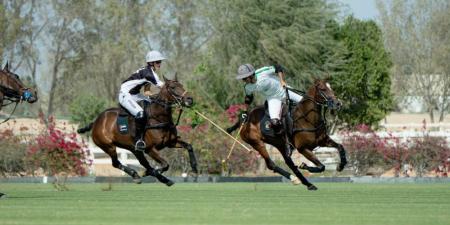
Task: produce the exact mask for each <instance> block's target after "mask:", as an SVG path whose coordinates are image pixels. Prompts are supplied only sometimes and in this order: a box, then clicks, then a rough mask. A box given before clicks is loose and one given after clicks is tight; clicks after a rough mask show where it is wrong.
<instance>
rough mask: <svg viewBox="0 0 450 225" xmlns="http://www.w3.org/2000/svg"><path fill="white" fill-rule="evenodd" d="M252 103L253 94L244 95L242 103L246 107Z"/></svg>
mask: <svg viewBox="0 0 450 225" xmlns="http://www.w3.org/2000/svg"><path fill="white" fill-rule="evenodd" d="M252 102H253V94H251V95H246V96H245V100H244V103H245V104H247V105H250V104H251V103H252Z"/></svg>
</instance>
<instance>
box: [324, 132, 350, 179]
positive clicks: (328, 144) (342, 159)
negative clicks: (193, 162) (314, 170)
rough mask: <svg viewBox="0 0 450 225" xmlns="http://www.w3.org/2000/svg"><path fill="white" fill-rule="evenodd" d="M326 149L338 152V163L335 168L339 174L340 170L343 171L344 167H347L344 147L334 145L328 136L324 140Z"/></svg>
mask: <svg viewBox="0 0 450 225" xmlns="http://www.w3.org/2000/svg"><path fill="white" fill-rule="evenodd" d="M324 146H326V147H333V148H336V149H337V150H338V152H339V159H340V162H339V164H338V165H337V167H336V170H337V171H338V172H341V171H342V170H344V167H345V165H347V157H346V156H345V154H346V153H345V149H344V146H342V145H341V144H338V143H336V142H335V141H334V140H333V139H331V138H330V137H329V136H327V138H326V139H325V145H324Z"/></svg>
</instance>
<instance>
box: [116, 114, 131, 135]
mask: <svg viewBox="0 0 450 225" xmlns="http://www.w3.org/2000/svg"><path fill="white" fill-rule="evenodd" d="M128 127H129V126H128V115H126V116H122V115H119V116H118V117H117V129H118V130H119V133H120V134H128V130H129V128H128Z"/></svg>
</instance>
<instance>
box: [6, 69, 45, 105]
mask: <svg viewBox="0 0 450 225" xmlns="http://www.w3.org/2000/svg"><path fill="white" fill-rule="evenodd" d="M1 74H3V76H1V79H0V86H1V87H2V89H4V90H8V93H5V95H6V96H8V97H11V98H17V99H21V100H22V99H23V100H25V101H27V102H28V103H34V102H36V101H37V100H38V97H37V92H36V90H35V89H33V88H27V87H25V85H24V84H23V83H22V81H21V80H20V78H19V75H17V74H15V73H13V72H11V71H10V70H9V63H6V65H5V67H4V68H3V70H1V71H0V75H1ZM9 95H11V96H9Z"/></svg>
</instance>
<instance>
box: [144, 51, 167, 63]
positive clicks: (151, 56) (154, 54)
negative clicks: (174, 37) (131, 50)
mask: <svg viewBox="0 0 450 225" xmlns="http://www.w3.org/2000/svg"><path fill="white" fill-rule="evenodd" d="M165 59H166V57H164V56H163V54H161V52H158V51H149V52H148V53H147V55H146V56H145V60H146V61H147V62H156V61H162V60H165Z"/></svg>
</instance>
